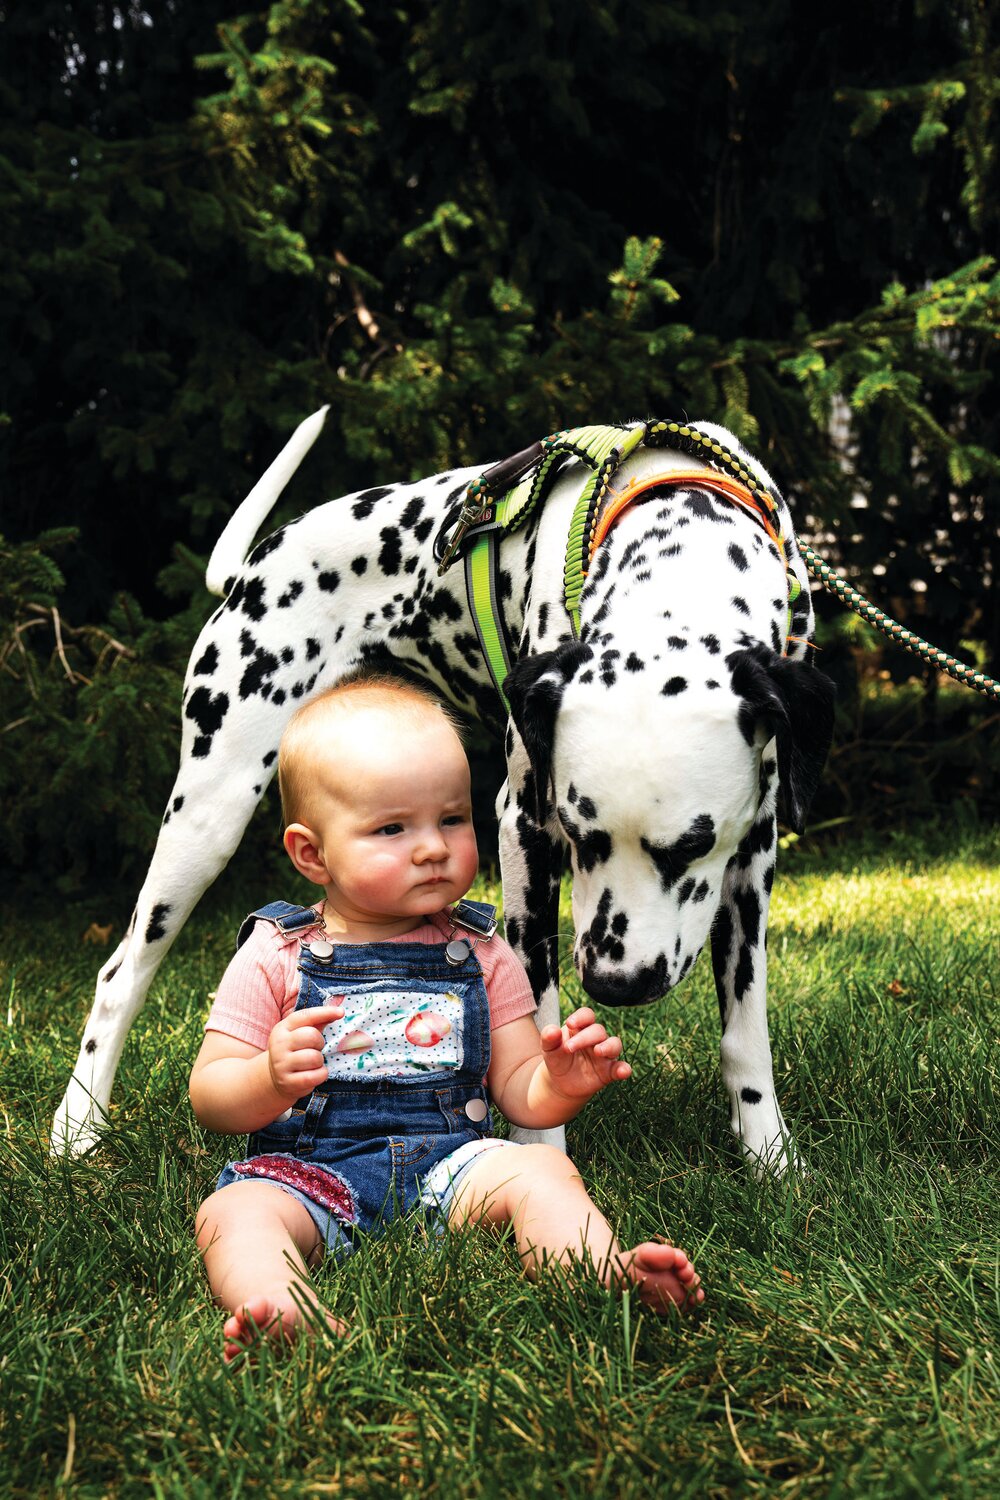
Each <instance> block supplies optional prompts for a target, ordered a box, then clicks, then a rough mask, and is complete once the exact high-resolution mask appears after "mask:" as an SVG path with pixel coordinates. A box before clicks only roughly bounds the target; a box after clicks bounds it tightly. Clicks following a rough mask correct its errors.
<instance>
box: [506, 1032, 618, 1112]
mask: <svg viewBox="0 0 1000 1500" xmlns="http://www.w3.org/2000/svg"><path fill="white" fill-rule="evenodd" d="M621 1050H622V1044H621V1039H620V1038H619V1037H616V1036H608V1033H607V1031H606V1030H605V1029H604V1027H603V1026H602V1025H601V1024H600V1022H598V1021H597V1020H596V1019H595V1017H594V1012H593V1011H592V1010H590V1009H588V1008H586V1007H585V1008H584V1009H582V1010H577V1011H574V1012H573V1014H572V1015H571V1016H569V1017H568V1018H567V1019H566V1021H565V1022H564V1023H563V1025H562V1026H561V1027H559V1026H546V1027H544V1028H543V1030H542V1031H541V1032H540V1033H539V1031H538V1029H537V1027H536V1026H535V1023H534V1021H533V1020H532V1019H531V1017H530V1016H522V1017H521V1018H520V1019H519V1020H517V1021H509V1022H508V1023H507V1025H505V1026H500V1027H498V1028H497V1029H496V1030H495V1031H494V1032H493V1034H492V1038H491V1054H490V1069H489V1073H488V1075H487V1084H488V1086H489V1090H490V1094H491V1096H492V1098H493V1099H494V1100H495V1102H496V1103H497V1104H498V1105H499V1107H500V1109H502V1110H503V1112H504V1114H505V1115H506V1116H507V1118H508V1120H511V1121H512V1122H513V1124H515V1125H526V1126H530V1127H532V1128H533V1129H535V1130H545V1129H547V1128H548V1127H549V1126H551V1125H563V1124H565V1122H566V1121H567V1120H571V1119H572V1118H573V1116H574V1115H576V1114H579V1112H580V1110H581V1109H582V1108H583V1106H584V1104H586V1102H587V1100H588V1099H590V1098H592V1097H593V1095H594V1094H596V1093H598V1092H599V1091H600V1090H601V1089H603V1088H605V1087H606V1085H607V1084H609V1083H612V1082H623V1081H624V1080H625V1079H626V1078H629V1077H631V1074H632V1069H631V1067H630V1066H629V1064H628V1063H627V1062H623V1061H622V1060H621Z"/></svg>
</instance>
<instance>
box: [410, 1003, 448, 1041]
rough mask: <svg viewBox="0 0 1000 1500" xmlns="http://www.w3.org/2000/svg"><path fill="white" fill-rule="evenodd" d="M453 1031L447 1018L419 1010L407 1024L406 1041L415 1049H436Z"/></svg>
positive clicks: (429, 1011) (430, 1011)
mask: <svg viewBox="0 0 1000 1500" xmlns="http://www.w3.org/2000/svg"><path fill="white" fill-rule="evenodd" d="M450 1030H451V1022H450V1021H449V1020H448V1017H447V1016H439V1015H437V1014H436V1013H435V1012H434V1011H432V1010H419V1011H417V1014H416V1015H415V1016H411V1018H410V1020H409V1021H407V1023H406V1032H405V1035H406V1040H407V1041H408V1042H412V1044H413V1046H414V1047H436V1046H437V1044H438V1042H440V1041H442V1040H443V1039H444V1038H445V1037H446V1036H447V1035H448V1033H449V1031H450Z"/></svg>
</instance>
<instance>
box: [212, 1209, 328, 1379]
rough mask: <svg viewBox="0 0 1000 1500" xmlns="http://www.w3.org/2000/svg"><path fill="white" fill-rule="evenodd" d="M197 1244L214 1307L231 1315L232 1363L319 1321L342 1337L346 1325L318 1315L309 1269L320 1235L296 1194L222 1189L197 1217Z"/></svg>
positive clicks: (227, 1353) (227, 1331)
mask: <svg viewBox="0 0 1000 1500" xmlns="http://www.w3.org/2000/svg"><path fill="white" fill-rule="evenodd" d="M197 1237H198V1248H199V1249H200V1250H201V1252H202V1255H203V1257H204V1261H205V1270H206V1271H207V1272H208V1281H209V1285H210V1286H211V1288H212V1293H213V1295H214V1297H215V1300H216V1302H218V1303H220V1304H221V1306H223V1307H225V1308H227V1309H228V1310H229V1312H230V1313H232V1317H231V1318H229V1319H227V1321H226V1323H225V1325H224V1327H223V1333H224V1335H225V1339H226V1343H225V1348H224V1350H223V1355H224V1358H225V1359H226V1361H227V1362H228V1361H229V1360H232V1359H235V1358H236V1356H237V1354H240V1353H242V1351H243V1350H244V1349H246V1348H247V1347H248V1345H250V1344H251V1343H252V1342H253V1340H254V1338H255V1337H256V1336H257V1332H258V1331H259V1332H264V1331H265V1330H266V1331H267V1333H268V1336H269V1337H271V1338H278V1339H281V1338H289V1339H291V1338H294V1337H295V1334H296V1330H297V1326H298V1324H299V1323H300V1322H302V1321H303V1320H305V1323H306V1326H307V1327H308V1323H309V1319H310V1318H311V1317H313V1316H316V1317H320V1316H322V1317H325V1318H326V1321H327V1323H328V1324H329V1325H330V1327H331V1329H332V1330H333V1331H334V1333H342V1332H343V1324H341V1323H339V1322H338V1321H337V1319H336V1318H333V1317H331V1316H330V1314H329V1313H321V1312H320V1310H319V1302H318V1299H317V1297H316V1291H315V1288H314V1287H313V1284H312V1280H311V1279H310V1276H309V1272H308V1270H307V1269H306V1267H307V1264H312V1263H315V1260H316V1259H317V1258H318V1257H319V1254H320V1251H321V1248H322V1246H321V1243H320V1236H319V1231H318V1230H317V1228H316V1225H315V1224H314V1223H313V1220H312V1218H311V1216H310V1214H309V1213H308V1211H307V1210H306V1209H305V1208H304V1207H303V1205H302V1204H301V1203H300V1202H299V1200H298V1199H297V1198H293V1197H292V1195H291V1194H290V1193H286V1192H284V1191H283V1189H282V1188H280V1187H276V1186H274V1184H272V1183H268V1182H234V1183H231V1184H230V1185H229V1186H228V1187H224V1188H220V1189H219V1190H218V1192H215V1193H213V1194H212V1196H211V1198H208V1199H206V1201H205V1202H204V1203H203V1204H202V1206H201V1208H200V1209H199V1210H198V1224H197Z"/></svg>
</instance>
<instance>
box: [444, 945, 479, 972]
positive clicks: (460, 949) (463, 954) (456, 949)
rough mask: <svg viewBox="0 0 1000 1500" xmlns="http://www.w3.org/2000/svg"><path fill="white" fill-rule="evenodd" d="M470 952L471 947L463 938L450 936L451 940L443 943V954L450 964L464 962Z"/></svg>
mask: <svg viewBox="0 0 1000 1500" xmlns="http://www.w3.org/2000/svg"><path fill="white" fill-rule="evenodd" d="M471 952H472V949H471V947H470V946H469V944H468V943H467V942H466V941H465V938H452V940H451V942H450V943H447V944H446V945H445V950H444V956H445V958H446V959H447V960H448V962H449V963H450V964H454V965H455V966H456V967H457V965H458V964H464V963H465V960H466V959H467V958H468V956H469V954H470V953H471Z"/></svg>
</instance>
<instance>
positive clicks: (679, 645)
mask: <svg viewBox="0 0 1000 1500" xmlns="http://www.w3.org/2000/svg"><path fill="white" fill-rule="evenodd" d="M667 645H668V646H669V647H670V649H671V650H672V651H683V650H685V648H686V647H687V641H686V640H685V639H684V637H683V636H682V635H668V636H667Z"/></svg>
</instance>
